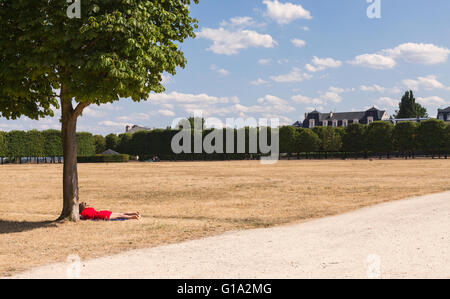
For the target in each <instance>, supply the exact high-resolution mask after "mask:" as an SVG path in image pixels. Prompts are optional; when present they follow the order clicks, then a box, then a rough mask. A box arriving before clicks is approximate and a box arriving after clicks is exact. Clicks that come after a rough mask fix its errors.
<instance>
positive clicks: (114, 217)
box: [109, 213, 141, 220]
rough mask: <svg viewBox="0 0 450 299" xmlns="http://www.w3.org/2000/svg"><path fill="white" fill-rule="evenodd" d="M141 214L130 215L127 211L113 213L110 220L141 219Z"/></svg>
mask: <svg viewBox="0 0 450 299" xmlns="http://www.w3.org/2000/svg"><path fill="white" fill-rule="evenodd" d="M140 218H141V217H140V215H128V214H125V213H112V214H111V216H110V217H109V220H117V219H136V220H138V219H140Z"/></svg>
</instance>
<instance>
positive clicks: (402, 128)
mask: <svg viewBox="0 0 450 299" xmlns="http://www.w3.org/2000/svg"><path fill="white" fill-rule="evenodd" d="M417 127H418V124H417V123H415V122H400V123H398V124H397V125H396V126H395V127H394V131H393V132H392V142H393V144H394V147H395V149H396V150H398V151H400V152H403V153H405V152H410V153H411V152H413V151H414V150H416V148H417V139H416V135H417Z"/></svg>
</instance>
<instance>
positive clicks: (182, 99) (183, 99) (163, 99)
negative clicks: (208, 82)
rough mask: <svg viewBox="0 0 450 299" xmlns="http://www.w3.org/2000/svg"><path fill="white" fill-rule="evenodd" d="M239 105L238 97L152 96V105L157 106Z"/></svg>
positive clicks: (171, 94)
mask: <svg viewBox="0 0 450 299" xmlns="http://www.w3.org/2000/svg"><path fill="white" fill-rule="evenodd" d="M230 102H231V103H239V99H238V98H237V97H231V98H229V97H222V98H219V97H214V96H209V95H207V94H204V93H202V94H187V93H179V92H176V91H173V92H171V93H169V94H167V93H157V94H153V95H151V96H150V103H156V104H168V103H183V104H188V103H201V104H208V103H230Z"/></svg>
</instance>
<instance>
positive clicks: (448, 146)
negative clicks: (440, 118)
mask: <svg viewBox="0 0 450 299" xmlns="http://www.w3.org/2000/svg"><path fill="white" fill-rule="evenodd" d="M0 142H1V141H0ZM444 149H445V150H446V152H447V153H450V124H447V125H446V126H445V128H444Z"/></svg>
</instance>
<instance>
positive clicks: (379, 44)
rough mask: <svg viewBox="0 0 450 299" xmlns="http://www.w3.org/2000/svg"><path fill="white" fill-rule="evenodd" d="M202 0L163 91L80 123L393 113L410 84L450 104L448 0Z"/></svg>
mask: <svg viewBox="0 0 450 299" xmlns="http://www.w3.org/2000/svg"><path fill="white" fill-rule="evenodd" d="M380 2H381V18H379V19H371V18H369V17H368V15H367V8H368V7H369V6H370V5H371V4H370V3H367V0H340V1H336V0H321V1H317V0H245V1H242V0H201V1H200V4H199V5H193V6H192V7H191V8H192V14H193V16H194V17H196V18H197V19H198V20H199V29H198V30H197V35H198V36H197V38H196V39H195V40H193V39H192V40H187V41H186V42H185V43H184V44H182V45H181V49H182V50H183V51H184V53H185V55H186V58H187V60H188V64H187V66H186V68H185V69H180V70H179V71H178V73H177V75H176V76H175V77H170V76H165V79H164V82H165V86H166V92H165V93H164V94H159V95H155V94H152V95H151V96H150V98H149V100H148V101H147V102H141V103H133V102H131V101H130V100H127V99H124V100H122V101H120V102H118V103H115V104H113V105H103V106H100V107H98V106H93V107H89V108H88V109H87V110H86V111H85V113H84V115H83V117H82V118H81V119H80V121H79V126H78V129H79V131H90V132H92V133H96V134H104V135H106V134H109V133H112V132H113V133H121V132H123V131H124V127H125V125H126V124H137V125H141V126H147V127H166V126H169V125H171V123H172V121H173V120H174V119H175V118H179V117H187V116H189V115H192V114H193V113H194V111H199V110H201V111H202V112H203V115H204V116H206V117H216V118H218V119H220V120H222V121H223V122H225V119H226V118H238V117H244V118H246V117H255V118H272V117H277V118H279V119H280V122H281V123H282V124H288V123H293V122H295V121H297V120H303V118H304V113H305V112H308V111H311V110H312V109H314V108H316V109H318V110H320V111H323V112H329V111H352V110H365V109H366V108H369V107H372V106H377V107H379V108H383V109H387V110H388V113H389V114H392V113H393V112H394V110H395V109H396V108H397V107H398V102H399V100H400V98H401V96H402V94H403V93H404V92H405V91H406V90H408V89H412V90H414V91H415V95H416V98H417V99H418V101H419V102H420V103H421V104H423V105H424V106H425V107H426V108H427V109H428V113H429V114H430V116H432V117H435V116H436V113H437V109H438V108H445V107H447V106H450V71H449V70H450V62H449V59H448V58H449V55H450V50H449V48H450V20H449V18H448V15H449V11H450V1H448V0H434V1H422V0H380ZM58 116H59V113H57V116H56V117H54V118H46V119H43V120H40V121H31V120H28V119H26V118H22V119H20V120H16V121H7V120H5V119H0V130H6V131H9V130H13V129H24V130H28V129H31V128H37V129H47V128H58V127H59V122H58Z"/></svg>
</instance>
